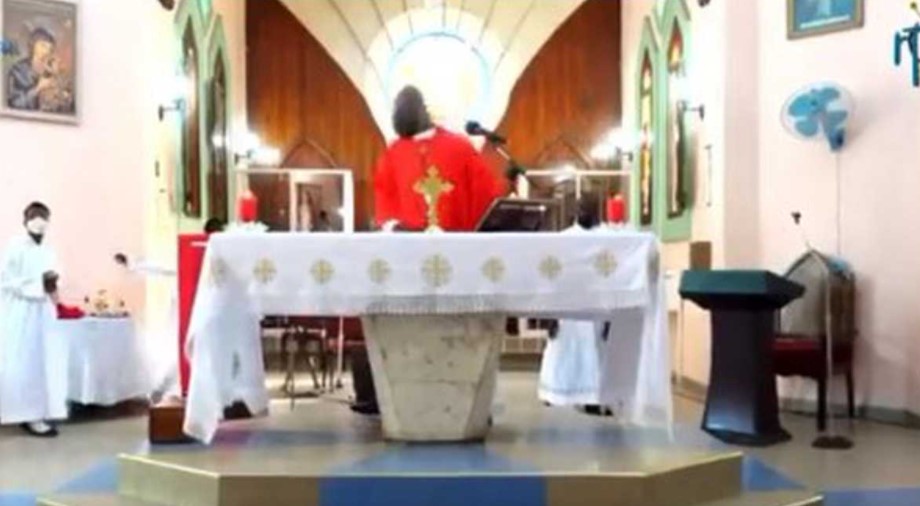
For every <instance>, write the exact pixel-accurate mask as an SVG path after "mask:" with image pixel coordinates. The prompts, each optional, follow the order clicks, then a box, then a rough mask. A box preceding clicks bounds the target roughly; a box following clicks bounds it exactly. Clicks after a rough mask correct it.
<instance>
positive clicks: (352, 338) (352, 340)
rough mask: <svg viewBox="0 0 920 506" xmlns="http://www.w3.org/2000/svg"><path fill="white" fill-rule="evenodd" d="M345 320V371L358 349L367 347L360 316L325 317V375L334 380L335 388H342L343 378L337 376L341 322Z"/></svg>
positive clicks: (343, 352) (343, 363)
mask: <svg viewBox="0 0 920 506" xmlns="http://www.w3.org/2000/svg"><path fill="white" fill-rule="evenodd" d="M340 321H342V322H344V325H343V326H342V330H343V333H344V337H345V339H344V346H343V347H342V355H343V360H342V372H343V373H344V371H345V369H346V368H347V367H348V364H349V363H350V362H351V356H352V354H353V353H355V352H356V351H357V350H363V349H364V348H365V344H364V329H363V327H362V326H361V319H360V318H342V319H339V318H337V317H335V318H332V317H330V318H325V328H326V348H325V349H326V361H325V363H326V369H325V370H324V371H323V376H324V377H328V379H329V382H330V384H332V383H333V382H334V383H335V384H334V388H341V387H342V384H341V378H336V377H335V375H336V372H337V368H338V354H339V322H340Z"/></svg>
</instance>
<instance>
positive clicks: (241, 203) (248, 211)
mask: <svg viewBox="0 0 920 506" xmlns="http://www.w3.org/2000/svg"><path fill="white" fill-rule="evenodd" d="M236 212H237V218H238V219H239V220H240V221H241V222H243V223H251V222H253V221H256V220H257V219H258V217H259V199H258V198H256V196H255V194H254V193H252V192H251V191H249V190H246V191H244V192H243V193H241V194H240V196H239V198H238V199H237V202H236Z"/></svg>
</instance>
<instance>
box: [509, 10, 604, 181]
mask: <svg viewBox="0 0 920 506" xmlns="http://www.w3.org/2000/svg"><path fill="white" fill-rule="evenodd" d="M620 1H621V0H588V1H587V2H585V3H584V4H583V5H582V6H581V7H579V8H578V10H576V11H575V12H574V13H573V14H572V15H571V16H570V17H569V19H568V20H566V21H565V23H563V24H562V25H561V26H560V27H559V28H558V29H557V30H556V32H555V33H554V34H553V36H552V37H551V38H550V39H549V40H548V41H547V42H546V44H545V45H544V46H543V48H541V50H540V52H539V53H538V54H537V56H536V57H534V59H533V60H532V61H531V63H530V65H528V67H527V69H526V70H525V71H524V73H523V74H522V75H521V77H520V78H519V79H518V82H517V84H516V85H515V88H514V90H513V91H512V95H511V100H510V102H509V107H508V111H507V112H506V113H505V116H504V118H503V120H502V123H501V125H500V126H499V128H498V130H499V131H500V132H502V133H503V134H506V135H507V137H508V141H509V148H510V149H511V151H512V152H513V153H514V155H515V156H517V157H518V159H519V160H518V161H519V162H521V163H522V164H524V165H525V166H528V167H552V166H555V165H558V164H561V163H565V162H569V163H575V164H576V165H582V164H580V163H579V161H578V158H581V157H579V156H575V155H573V153H590V152H591V149H592V148H593V147H594V145H595V144H596V143H597V142H598V141H600V140H601V138H602V137H603V136H604V134H606V133H607V132H608V131H609V130H610V129H611V128H613V127H615V126H619V125H620V124H621V121H622V97H621V80H620V76H621V66H620V45H621V40H620V38H621V26H620ZM585 168H586V167H585Z"/></svg>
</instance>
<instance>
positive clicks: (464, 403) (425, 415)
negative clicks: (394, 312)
mask: <svg viewBox="0 0 920 506" xmlns="http://www.w3.org/2000/svg"><path fill="white" fill-rule="evenodd" d="M362 320H363V324H364V332H365V336H366V337H367V352H368V358H369V359H370V362H371V369H372V370H373V374H374V387H375V388H376V390H377V402H378V404H379V405H380V413H381V416H382V418H383V433H384V437H385V438H387V439H389V440H394V441H415V442H456V441H482V440H483V439H485V437H486V434H487V433H488V431H489V418H490V415H491V410H492V399H493V397H494V395H495V385H496V379H497V376H498V363H499V357H500V354H501V344H502V338H503V336H504V334H505V320H506V318H505V317H504V316H368V317H364V318H362Z"/></svg>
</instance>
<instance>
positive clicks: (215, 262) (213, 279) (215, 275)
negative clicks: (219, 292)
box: [208, 257, 227, 287]
mask: <svg viewBox="0 0 920 506" xmlns="http://www.w3.org/2000/svg"><path fill="white" fill-rule="evenodd" d="M208 274H209V276H208V280H209V282H210V285H211V286H216V287H219V286H221V285H223V284H224V280H226V279H227V264H226V263H225V262H224V261H223V260H222V259H221V258H219V257H215V258H214V259H212V260H211V263H210V268H209V269H208Z"/></svg>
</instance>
